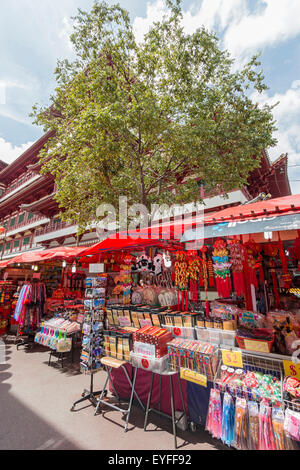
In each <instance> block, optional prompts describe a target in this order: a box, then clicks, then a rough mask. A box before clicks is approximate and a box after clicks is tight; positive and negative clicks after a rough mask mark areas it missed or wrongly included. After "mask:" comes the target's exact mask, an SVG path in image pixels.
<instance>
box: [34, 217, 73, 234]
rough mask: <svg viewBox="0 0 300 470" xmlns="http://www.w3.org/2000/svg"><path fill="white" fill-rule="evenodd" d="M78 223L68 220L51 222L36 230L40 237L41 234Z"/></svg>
mask: <svg viewBox="0 0 300 470" xmlns="http://www.w3.org/2000/svg"><path fill="white" fill-rule="evenodd" d="M75 225H76V224H74V223H68V222H63V221H60V222H56V223H55V222H50V224H48V225H45V227H43V228H40V229H38V230H36V232H35V236H36V237H40V236H41V235H47V234H48V233H52V232H57V231H58V230H63V229H64V228H68V227H73V226H75Z"/></svg>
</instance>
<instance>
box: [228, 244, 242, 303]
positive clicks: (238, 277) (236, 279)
mask: <svg viewBox="0 0 300 470" xmlns="http://www.w3.org/2000/svg"><path fill="white" fill-rule="evenodd" d="M228 245H229V249H230V261H231V265H232V278H233V284H234V290H235V292H236V294H237V295H238V296H239V297H245V295H246V289H245V282H244V273H243V271H244V267H243V262H244V257H245V250H244V247H243V245H242V244H241V242H240V241H239V240H229V241H228Z"/></svg>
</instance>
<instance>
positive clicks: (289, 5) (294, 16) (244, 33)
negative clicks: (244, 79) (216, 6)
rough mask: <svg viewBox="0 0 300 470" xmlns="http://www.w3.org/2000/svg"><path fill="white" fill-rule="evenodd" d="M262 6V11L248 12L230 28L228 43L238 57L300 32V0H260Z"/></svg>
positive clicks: (227, 34) (227, 47)
mask: <svg viewBox="0 0 300 470" xmlns="http://www.w3.org/2000/svg"><path fill="white" fill-rule="evenodd" d="M224 1H226V0H224ZM258 6H260V13H258V14H255V13H252V14H251V13H250V12H249V11H248V12H246V14H245V15H244V16H243V17H242V18H241V19H240V21H238V22H233V23H232V24H231V25H230V26H229V28H228V30H227V31H226V34H225V37H224V46H225V48H226V49H229V51H230V52H231V53H232V54H233V55H234V56H235V57H240V56H245V55H246V54H247V53H252V51H254V50H257V49H259V48H263V47H265V46H270V45H271V44H273V45H274V44H276V43H280V42H284V41H286V40H287V39H291V38H293V37H295V36H296V35H298V34H299V33H300V21H299V17H300V2H299V0H259V1H258Z"/></svg>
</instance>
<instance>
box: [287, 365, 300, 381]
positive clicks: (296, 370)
mask: <svg viewBox="0 0 300 470" xmlns="http://www.w3.org/2000/svg"><path fill="white" fill-rule="evenodd" d="M283 367H284V375H285V376H286V377H287V376H292V377H295V379H298V380H300V364H294V363H293V362H291V361H283Z"/></svg>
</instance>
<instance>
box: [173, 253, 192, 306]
mask: <svg viewBox="0 0 300 470" xmlns="http://www.w3.org/2000/svg"><path fill="white" fill-rule="evenodd" d="M175 285H176V287H177V301H178V310H180V295H179V294H180V292H179V291H182V296H181V298H182V310H188V302H187V290H188V285H189V270H188V263H187V256H186V253H185V252H184V251H177V252H176V261H175Z"/></svg>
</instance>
